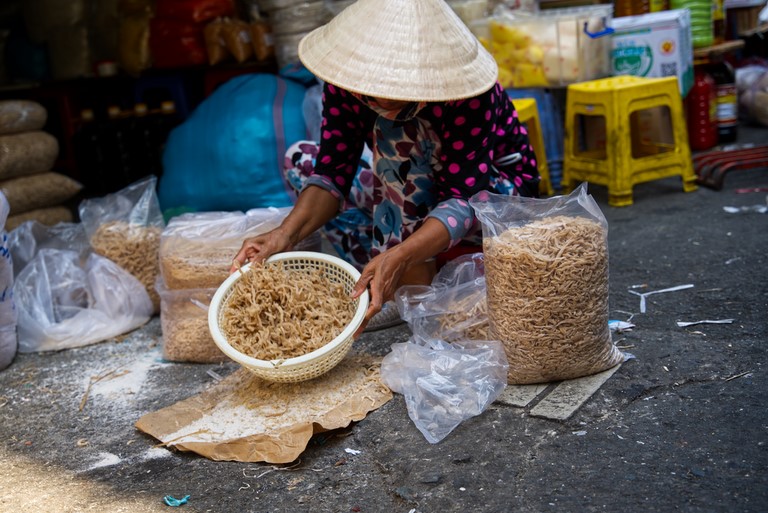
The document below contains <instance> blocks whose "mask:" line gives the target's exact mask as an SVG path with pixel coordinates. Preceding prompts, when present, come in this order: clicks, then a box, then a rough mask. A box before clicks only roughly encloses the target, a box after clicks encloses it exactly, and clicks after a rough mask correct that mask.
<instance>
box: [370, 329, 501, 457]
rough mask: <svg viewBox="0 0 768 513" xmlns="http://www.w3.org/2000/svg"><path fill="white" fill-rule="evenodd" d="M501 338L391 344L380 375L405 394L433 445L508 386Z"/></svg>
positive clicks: (411, 411)
mask: <svg viewBox="0 0 768 513" xmlns="http://www.w3.org/2000/svg"><path fill="white" fill-rule="evenodd" d="M507 371H508V364H507V359H506V357H505V355H504V348H503V346H502V345H501V343H500V342H496V341H484V340H463V341H458V342H454V343H448V342H445V341H443V340H436V339H423V338H420V337H416V336H414V337H412V338H411V339H410V340H409V341H408V342H404V343H398V344H393V345H392V352H390V353H389V354H388V355H386V356H385V357H384V359H383V360H382V362H381V379H382V381H383V382H384V384H385V385H387V386H388V387H389V388H390V389H392V390H393V391H394V392H397V393H399V394H402V395H403V397H404V398H405V404H406V406H407V408H408V416H409V417H410V418H411V420H412V421H413V423H414V424H415V425H416V427H417V428H418V430H419V431H421V433H422V434H423V435H424V437H425V438H426V439H427V441H428V442H430V443H433V444H434V443H438V442H440V441H441V440H442V439H443V438H445V437H446V436H448V434H450V433H451V431H453V430H454V429H455V428H456V427H457V426H458V425H459V424H460V423H461V422H462V421H464V420H466V419H469V418H471V417H475V416H477V415H480V414H481V413H482V412H483V411H485V409H486V408H487V407H488V406H489V405H490V404H491V403H492V402H493V401H494V400H496V398H497V397H498V396H499V394H501V392H502V391H503V390H504V388H505V387H506V384H507Z"/></svg>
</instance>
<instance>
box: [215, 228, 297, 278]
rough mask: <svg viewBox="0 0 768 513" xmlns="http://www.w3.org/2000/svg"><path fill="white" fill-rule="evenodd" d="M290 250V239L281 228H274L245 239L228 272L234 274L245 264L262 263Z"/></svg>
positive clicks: (291, 246) (291, 245)
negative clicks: (276, 254)
mask: <svg viewBox="0 0 768 513" xmlns="http://www.w3.org/2000/svg"><path fill="white" fill-rule="evenodd" d="M291 248H293V244H291V239H290V237H289V236H288V235H286V233H285V231H284V230H283V229H282V227H280V228H275V229H274V230H272V231H270V232H267V233H264V234H262V235H257V236H256V237H251V238H250V239H245V240H244V241H243V245H242V246H241V247H240V251H238V252H237V255H235V259H234V261H233V262H232V267H230V269H229V272H230V273H233V272H235V271H236V270H237V269H238V268H240V267H242V266H243V265H245V264H246V263H247V262H252V263H261V262H264V260H266V259H267V258H269V257H271V256H272V255H274V254H275V253H280V252H281V251H290V250H291Z"/></svg>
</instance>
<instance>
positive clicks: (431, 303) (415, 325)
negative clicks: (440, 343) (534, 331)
mask: <svg viewBox="0 0 768 513" xmlns="http://www.w3.org/2000/svg"><path fill="white" fill-rule="evenodd" d="M484 269H485V266H484V262H483V254H482V253H474V254H469V255H462V256H460V257H458V258H456V259H454V260H452V261H451V262H449V263H448V264H446V265H445V266H444V267H443V268H442V269H440V271H439V272H438V273H437V275H436V276H435V278H434V279H433V280H432V284H431V285H429V286H423V285H406V286H403V287H400V288H399V289H398V290H397V293H396V295H395V303H396V304H397V309H398V311H399V312H400V317H401V318H402V319H403V320H405V321H406V322H407V323H408V325H409V326H410V328H411V331H412V332H413V334H414V335H416V336H419V337H422V338H425V339H441V340H446V341H454V340H466V339H469V340H487V339H488V337H489V336H490V331H489V325H488V313H487V303H486V299H485V294H486V287H485V270H484Z"/></svg>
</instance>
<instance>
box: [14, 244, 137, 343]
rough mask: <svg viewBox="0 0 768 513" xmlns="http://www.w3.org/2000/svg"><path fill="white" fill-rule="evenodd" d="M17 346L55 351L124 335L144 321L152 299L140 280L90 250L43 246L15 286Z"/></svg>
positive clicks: (18, 278) (20, 275)
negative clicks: (83, 253)
mask: <svg viewBox="0 0 768 513" xmlns="http://www.w3.org/2000/svg"><path fill="white" fill-rule="evenodd" d="M13 292H14V297H15V300H16V307H17V310H18V334H19V351H20V352H24V353H29V352H38V351H55V350H61V349H68V348H72V347H80V346H85V345H88V344H92V343H96V342H100V341H103V340H107V339H109V338H112V337H116V336H118V335H122V334H124V333H127V332H129V331H131V330H134V329H136V328H138V327H139V326H141V325H143V324H144V323H146V322H147V321H148V320H149V318H150V316H151V315H152V302H151V301H150V299H149V296H148V295H147V292H146V290H145V289H144V287H143V286H142V284H141V283H140V282H139V281H138V280H136V278H134V277H133V276H131V275H130V274H129V273H128V272H126V271H124V270H123V269H121V268H120V267H119V266H118V265H116V264H115V263H113V262H111V261H110V260H108V259H106V258H103V257H101V256H99V255H96V254H94V253H91V254H90V255H89V256H88V257H87V259H86V260H85V261H84V262H83V261H82V260H81V258H80V255H79V254H78V253H77V252H75V251H69V250H56V249H43V250H41V251H39V252H38V253H37V255H36V256H35V257H34V258H33V259H32V261H31V262H30V263H29V264H28V265H27V266H26V267H25V268H24V270H23V271H22V272H21V273H20V274H19V276H18V277H17V279H16V282H15V284H14V288H13Z"/></svg>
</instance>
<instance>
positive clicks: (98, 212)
mask: <svg viewBox="0 0 768 513" xmlns="http://www.w3.org/2000/svg"><path fill="white" fill-rule="evenodd" d="M156 184H157V178H156V177H154V176H149V177H147V178H143V179H141V180H139V181H137V182H135V183H133V184H131V185H129V186H128V187H125V188H123V189H121V190H119V191H117V192H115V193H112V194H107V195H106V196H103V197H101V198H92V199H87V200H83V201H82V202H81V203H80V206H79V208H78V210H79V212H80V220H81V221H82V223H83V228H84V229H85V233H86V235H87V236H88V240H89V241H90V244H91V247H92V248H93V250H94V251H95V252H96V253H98V254H99V255H101V256H103V257H106V258H109V259H110V260H112V261H113V262H115V263H116V264H117V265H119V266H120V267H122V268H123V269H125V270H126V271H128V272H129V273H131V274H132V275H134V276H135V277H136V278H137V279H138V280H139V281H140V282H141V283H142V284H143V285H144V288H145V289H146V291H147V293H148V294H149V297H150V299H152V304H153V305H154V312H155V313H157V312H159V311H160V297H159V296H158V295H157V291H156V290H155V282H156V280H157V276H158V274H159V263H158V260H159V248H160V235H161V233H162V231H163V228H164V227H165V221H164V219H163V214H162V211H161V210H160V203H159V201H158V198H157V192H156Z"/></svg>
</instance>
